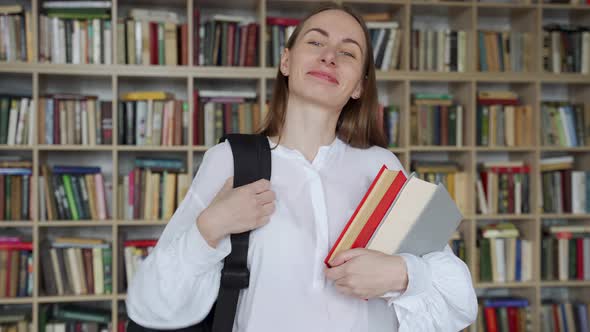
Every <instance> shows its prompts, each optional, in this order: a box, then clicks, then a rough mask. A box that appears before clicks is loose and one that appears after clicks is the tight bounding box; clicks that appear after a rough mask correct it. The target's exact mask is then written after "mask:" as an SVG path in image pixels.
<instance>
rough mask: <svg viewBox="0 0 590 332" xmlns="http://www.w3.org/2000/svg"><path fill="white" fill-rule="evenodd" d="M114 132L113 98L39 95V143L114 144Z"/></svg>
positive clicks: (77, 95)
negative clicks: (105, 99)
mask: <svg viewBox="0 0 590 332" xmlns="http://www.w3.org/2000/svg"><path fill="white" fill-rule="evenodd" d="M112 135H113V111H112V102H111V101H103V100H98V98H97V97H96V96H91V95H79V94H54V95H47V96H43V97H40V98H39V144H54V145H71V144H82V145H90V146H93V145H100V144H112Z"/></svg>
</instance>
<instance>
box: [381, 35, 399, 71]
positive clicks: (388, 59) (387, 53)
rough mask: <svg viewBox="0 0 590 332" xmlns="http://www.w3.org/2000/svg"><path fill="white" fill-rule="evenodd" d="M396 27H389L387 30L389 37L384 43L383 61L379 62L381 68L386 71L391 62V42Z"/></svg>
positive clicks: (392, 41)
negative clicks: (389, 29) (388, 30)
mask: <svg viewBox="0 0 590 332" xmlns="http://www.w3.org/2000/svg"><path fill="white" fill-rule="evenodd" d="M396 31H397V30H396V29H391V31H390V32H389V38H388V39H387V44H386V45H385V53H384V54H383V61H382V62H381V68H380V69H381V70H383V71H386V70H388V69H389V66H390V64H391V53H392V52H393V44H394V42H395V35H396Z"/></svg>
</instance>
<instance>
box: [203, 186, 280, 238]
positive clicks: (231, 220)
mask: <svg viewBox="0 0 590 332" xmlns="http://www.w3.org/2000/svg"><path fill="white" fill-rule="evenodd" d="M274 201H275V193H274V192H273V191H272V190H270V181H268V180H266V179H261V180H258V181H256V182H252V183H250V184H247V185H244V186H241V187H238V188H233V177H230V178H228V179H227V180H226V181H225V183H224V185H223V187H222V188H221V190H220V191H219V192H218V193H217V195H216V196H215V198H214V199H213V201H212V202H211V204H209V206H208V207H207V208H206V209H204V210H203V212H201V214H200V215H199V216H198V217H197V227H198V228H199V231H200V232H201V234H202V236H203V238H204V239H205V240H206V241H207V243H209V245H210V246H211V247H213V248H215V247H217V244H218V243H219V241H220V240H221V239H222V238H224V237H225V236H227V235H229V234H234V233H242V232H245V231H249V230H252V229H255V228H258V227H260V226H263V225H266V224H267V223H268V221H269V220H270V215H271V214H272V213H273V212H274V209H275V204H274Z"/></svg>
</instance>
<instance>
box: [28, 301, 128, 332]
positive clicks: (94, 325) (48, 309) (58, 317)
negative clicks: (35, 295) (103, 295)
mask: <svg viewBox="0 0 590 332" xmlns="http://www.w3.org/2000/svg"><path fill="white" fill-rule="evenodd" d="M121 328H122V329H113V326H112V322H111V310H110V309H103V308H101V307H98V306H89V305H80V304H61V303H60V304H49V305H45V306H41V307H39V326H38V329H37V331H39V332H69V331H89V332H110V331H120V332H124V331H125V327H124V326H123V325H121ZM19 332H20V331H19Z"/></svg>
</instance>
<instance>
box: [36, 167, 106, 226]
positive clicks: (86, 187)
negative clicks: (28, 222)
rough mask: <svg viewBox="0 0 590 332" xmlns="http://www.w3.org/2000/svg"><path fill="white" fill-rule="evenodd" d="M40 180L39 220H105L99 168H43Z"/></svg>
mask: <svg viewBox="0 0 590 332" xmlns="http://www.w3.org/2000/svg"><path fill="white" fill-rule="evenodd" d="M41 174H42V177H40V181H39V193H40V195H39V196H40V197H39V202H40V211H41V216H40V219H41V221H45V220H106V219H108V218H109V215H110V214H109V211H108V205H107V199H106V192H105V181H104V177H103V175H102V173H101V169H100V167H86V166H59V165H58V166H54V167H53V168H51V169H50V168H49V166H47V165H43V166H42V168H41Z"/></svg>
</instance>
